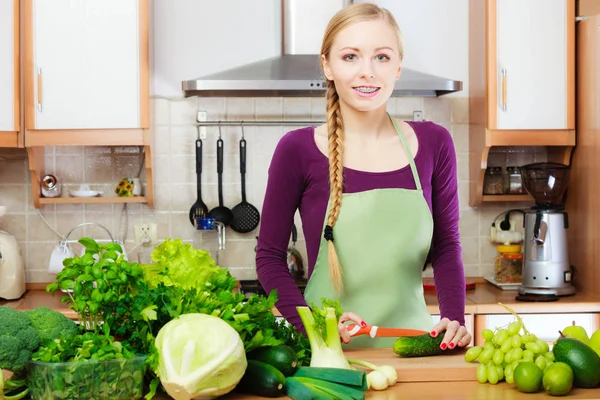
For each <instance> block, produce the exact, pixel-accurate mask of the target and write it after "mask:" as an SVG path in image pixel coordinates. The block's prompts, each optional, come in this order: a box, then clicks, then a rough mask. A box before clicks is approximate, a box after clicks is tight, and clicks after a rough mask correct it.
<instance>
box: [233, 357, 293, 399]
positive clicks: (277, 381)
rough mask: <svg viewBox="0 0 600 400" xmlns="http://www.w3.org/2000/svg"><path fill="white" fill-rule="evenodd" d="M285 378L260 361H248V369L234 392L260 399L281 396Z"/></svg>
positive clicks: (272, 367)
mask: <svg viewBox="0 0 600 400" xmlns="http://www.w3.org/2000/svg"><path fill="white" fill-rule="evenodd" d="M284 384H285V376H283V373H281V371H279V370H278V369H277V368H275V367H274V366H272V365H269V364H266V363H264V362H261V361H256V360H248V367H247V368H246V372H245V373H244V376H242V379H241V380H240V382H239V383H238V384H237V386H236V390H237V391H240V392H243V393H248V394H255V395H257V396H262V397H280V396H283V385H284Z"/></svg>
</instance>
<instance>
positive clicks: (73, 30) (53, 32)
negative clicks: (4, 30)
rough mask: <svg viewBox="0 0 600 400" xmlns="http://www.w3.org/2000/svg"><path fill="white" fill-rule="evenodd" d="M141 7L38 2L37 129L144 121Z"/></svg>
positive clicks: (131, 2) (105, 1) (123, 0)
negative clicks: (141, 91)
mask: <svg viewBox="0 0 600 400" xmlns="http://www.w3.org/2000/svg"><path fill="white" fill-rule="evenodd" d="M140 1H143V0H140ZM138 10H139V7H138V0H85V1H73V0H53V1H47V0H34V1H33V16H32V21H33V22H32V23H33V38H34V39H33V52H34V76H30V77H29V79H32V82H33V83H34V97H35V108H36V111H35V113H36V114H35V127H36V129H98V128H106V129H108V128H136V127H139V126H140V118H139V107H140V77H139V71H140V65H139V64H140V56H139V54H140V52H139V51H140V50H139V43H140V41H139V16H138V12H139V11H138ZM38 85H39V86H40V87H38Z"/></svg>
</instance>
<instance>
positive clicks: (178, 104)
mask: <svg viewBox="0 0 600 400" xmlns="http://www.w3.org/2000/svg"><path fill="white" fill-rule="evenodd" d="M197 102H198V101H197V98H196V97H189V98H187V99H181V100H171V101H170V105H171V120H170V124H171V125H191V124H195V123H196V112H197V111H198V104H197Z"/></svg>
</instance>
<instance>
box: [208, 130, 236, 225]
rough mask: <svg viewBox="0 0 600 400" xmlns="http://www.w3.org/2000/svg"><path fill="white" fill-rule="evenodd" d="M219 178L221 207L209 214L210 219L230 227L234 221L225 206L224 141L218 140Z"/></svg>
mask: <svg viewBox="0 0 600 400" xmlns="http://www.w3.org/2000/svg"><path fill="white" fill-rule="evenodd" d="M217 176H218V178H219V205H218V206H217V207H215V208H213V209H212V210H210V211H209V212H208V217H209V218H214V219H215V220H217V221H219V222H221V223H223V225H225V226H229V225H230V224H231V221H232V220H233V213H232V212H231V210H230V209H229V208H227V207H225V206H224V205H223V139H221V137H219V139H217Z"/></svg>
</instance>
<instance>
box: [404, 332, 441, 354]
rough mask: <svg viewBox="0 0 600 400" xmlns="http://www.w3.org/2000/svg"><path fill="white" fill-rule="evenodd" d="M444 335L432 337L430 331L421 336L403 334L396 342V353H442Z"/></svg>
mask: <svg viewBox="0 0 600 400" xmlns="http://www.w3.org/2000/svg"><path fill="white" fill-rule="evenodd" d="M442 340H444V335H438V336H436V337H431V335H430V334H429V333H425V334H423V335H419V336H402V337H399V338H398V339H396V341H395V342H394V353H396V354H397V355H399V356H400V357H427V356H435V355H438V354H442V353H443V352H444V350H442V349H441V348H440V345H441V344H442Z"/></svg>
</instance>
